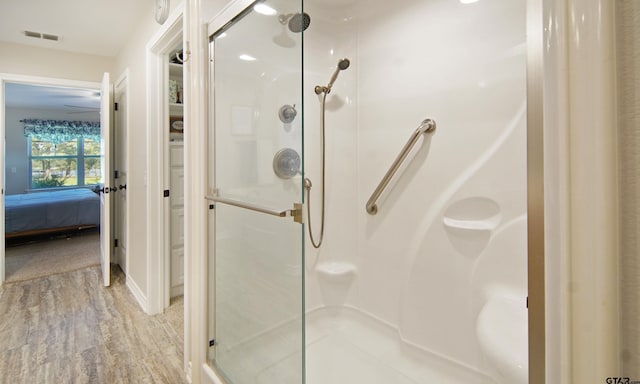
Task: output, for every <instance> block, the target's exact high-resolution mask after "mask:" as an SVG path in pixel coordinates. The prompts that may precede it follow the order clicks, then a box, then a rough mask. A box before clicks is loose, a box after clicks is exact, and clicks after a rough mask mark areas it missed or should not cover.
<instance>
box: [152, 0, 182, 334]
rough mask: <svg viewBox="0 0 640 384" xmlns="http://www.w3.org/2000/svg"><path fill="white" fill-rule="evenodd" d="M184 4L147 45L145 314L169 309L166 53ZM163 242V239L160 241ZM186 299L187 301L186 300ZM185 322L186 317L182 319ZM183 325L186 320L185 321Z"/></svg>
mask: <svg viewBox="0 0 640 384" xmlns="http://www.w3.org/2000/svg"><path fill="white" fill-rule="evenodd" d="M183 20H184V4H182V5H180V6H179V7H178V8H177V9H176V10H175V12H173V13H172V14H171V15H170V17H169V19H168V20H167V21H166V22H165V24H164V25H163V26H162V28H161V29H160V30H159V31H158V33H157V34H156V35H155V36H154V37H153V38H151V39H150V40H149V43H148V44H147V47H146V51H147V87H148V88H147V105H148V109H147V172H146V174H147V188H148V199H147V223H149V230H148V231H147V239H146V241H147V282H148V285H147V305H146V308H145V311H146V312H147V313H148V314H151V315H153V314H158V313H162V312H163V311H164V309H165V308H166V307H168V306H169V299H170V272H171V265H170V262H169V257H170V247H169V236H168V235H169V218H170V217H171V209H170V208H171V207H170V205H169V199H168V198H165V197H164V196H163V191H165V190H168V189H169V187H170V186H169V181H170V180H169V153H168V152H169V128H168V125H169V96H168V91H167V89H168V88H167V84H166V79H168V78H169V61H168V54H169V51H170V50H171V49H172V48H173V47H175V46H176V45H177V44H178V43H180V42H182V40H183V25H184V22H183ZM159 239H162V240H159ZM185 299H186V298H185ZM185 314H186V313H185ZM185 320H186V318H185ZM185 324H186V321H185Z"/></svg>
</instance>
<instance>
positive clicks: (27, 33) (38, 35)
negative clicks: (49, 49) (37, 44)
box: [24, 31, 42, 39]
mask: <svg viewBox="0 0 640 384" xmlns="http://www.w3.org/2000/svg"><path fill="white" fill-rule="evenodd" d="M24 35H25V36H27V37H35V38H36V39H41V38H42V33H39V32H33V31H24Z"/></svg>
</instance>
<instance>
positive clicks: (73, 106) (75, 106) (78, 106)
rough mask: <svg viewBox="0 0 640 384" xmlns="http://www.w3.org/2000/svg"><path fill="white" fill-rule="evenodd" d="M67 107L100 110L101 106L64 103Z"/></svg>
mask: <svg viewBox="0 0 640 384" xmlns="http://www.w3.org/2000/svg"><path fill="white" fill-rule="evenodd" d="M64 106H65V107H70V108H83V109H93V110H98V109H100V107H85V106H83V105H68V104H64Z"/></svg>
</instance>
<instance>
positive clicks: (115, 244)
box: [113, 239, 118, 248]
mask: <svg viewBox="0 0 640 384" xmlns="http://www.w3.org/2000/svg"><path fill="white" fill-rule="evenodd" d="M113 247H114V248H118V239H114V240H113Z"/></svg>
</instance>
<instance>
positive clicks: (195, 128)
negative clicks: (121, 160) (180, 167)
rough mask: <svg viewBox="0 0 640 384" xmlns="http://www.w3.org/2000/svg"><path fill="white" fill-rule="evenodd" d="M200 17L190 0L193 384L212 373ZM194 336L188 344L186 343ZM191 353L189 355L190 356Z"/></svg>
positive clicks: (197, 3)
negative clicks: (206, 369) (206, 368)
mask: <svg viewBox="0 0 640 384" xmlns="http://www.w3.org/2000/svg"><path fill="white" fill-rule="evenodd" d="M200 20H201V0H189V23H188V30H187V31H185V33H186V39H187V40H188V41H189V42H190V44H191V56H190V58H189V61H188V62H186V63H185V64H186V66H185V73H186V76H185V79H186V83H185V97H186V98H187V103H186V104H185V124H186V126H187V127H188V128H189V134H188V135H187V134H185V142H184V145H185V147H184V153H185V204H184V212H185V220H184V221H185V276H184V279H185V322H187V320H188V324H189V326H188V329H185V332H187V333H186V334H185V351H188V353H189V356H188V358H189V362H190V363H191V365H192V366H193V367H194V368H193V370H192V372H191V374H192V379H193V382H194V383H201V382H203V381H204V379H205V377H207V376H206V375H207V374H206V372H204V371H203V368H202V366H203V364H206V356H207V349H208V343H207V341H208V340H209V337H208V332H207V308H208V306H209V303H208V302H207V286H208V284H207V266H208V252H207V229H208V227H207V217H208V209H207V207H208V204H207V203H206V200H205V199H204V195H205V192H206V188H207V168H208V164H207V138H208V130H207V126H208V115H207V110H208V108H207V107H208V105H207V103H208V102H207V94H208V91H207V89H208V68H209V57H208V51H209V50H208V44H207V43H208V36H207V33H206V25H205V24H203V23H202V22H200ZM187 340H189V344H188V345H187V344H186V342H187ZM185 357H186V356H185Z"/></svg>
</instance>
